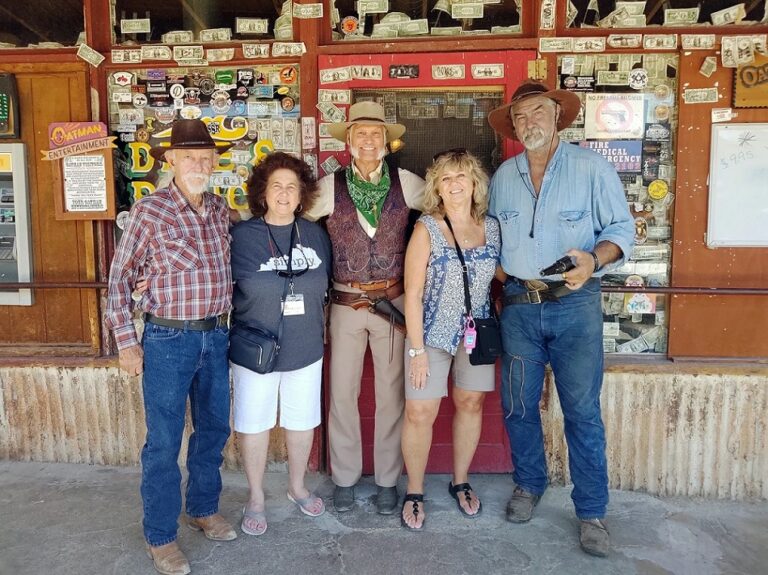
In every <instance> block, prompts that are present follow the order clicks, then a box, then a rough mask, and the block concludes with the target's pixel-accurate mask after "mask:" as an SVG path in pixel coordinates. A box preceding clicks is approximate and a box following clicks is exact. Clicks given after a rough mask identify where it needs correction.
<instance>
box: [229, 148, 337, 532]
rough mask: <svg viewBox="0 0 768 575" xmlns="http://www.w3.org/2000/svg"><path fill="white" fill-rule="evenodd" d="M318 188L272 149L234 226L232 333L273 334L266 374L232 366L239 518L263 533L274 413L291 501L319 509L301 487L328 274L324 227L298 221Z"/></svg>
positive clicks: (316, 400)
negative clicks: (275, 345) (241, 492)
mask: <svg viewBox="0 0 768 575" xmlns="http://www.w3.org/2000/svg"><path fill="white" fill-rule="evenodd" d="M316 193H317V183H316V182H315V179H314V178H313V176H312V172H311V169H310V167H309V166H308V165H307V164H306V163H304V162H303V161H301V160H299V159H297V158H294V157H293V156H290V155H288V154H284V153H282V152H277V153H274V154H271V155H269V156H267V157H266V158H265V159H264V160H263V161H262V162H261V163H260V164H259V165H258V166H256V168H255V169H254V170H253V174H252V175H251V178H250V180H249V181H248V204H249V206H250V209H251V212H252V213H253V215H254V217H253V218H252V219H250V220H248V221H245V222H241V223H239V224H238V225H236V226H235V227H234V228H233V229H232V277H233V280H234V282H235V285H234V291H233V296H232V305H233V315H232V320H233V330H235V329H237V326H238V325H245V326H248V327H251V328H258V329H261V330H264V331H266V332H268V333H270V334H280V336H279V345H280V349H279V354H278V356H277V362H276V364H275V366H274V369H273V371H271V372H270V373H264V374H262V373H256V372H255V371H252V370H250V369H248V368H246V367H243V366H241V365H237V364H235V363H232V373H233V378H234V398H235V399H234V421H235V426H234V427H235V431H237V433H238V439H239V443H240V451H241V453H242V457H243V466H244V467H245V473H246V476H247V478H248V485H249V487H250V498H249V501H248V503H247V504H246V506H245V507H244V508H243V520H242V523H241V529H242V531H243V532H244V533H247V534H248V535H261V534H263V533H264V532H265V531H266V530H267V521H266V517H265V515H264V489H263V478H264V468H265V465H266V460H267V451H268V447H269V432H270V430H271V429H272V428H273V427H274V426H275V424H276V423H278V420H277V414H278V413H279V415H280V419H279V425H280V426H281V427H283V428H284V429H285V437H286V444H287V448H288V468H289V483H290V484H289V486H288V499H290V500H291V501H292V502H294V503H295V504H296V505H297V506H298V507H299V509H300V510H301V512H302V513H304V514H305V515H309V516H312V517H315V516H317V515H320V514H322V513H323V512H324V511H325V505H324V503H323V500H322V499H321V498H320V497H317V496H316V495H315V494H313V493H311V492H310V491H308V490H307V488H306V487H305V486H304V473H305V470H306V468H307V460H308V459H309V453H310V451H311V449H312V440H313V437H314V429H315V427H317V426H318V425H319V424H320V382H321V374H322V364H323V328H324V325H325V321H324V313H323V306H324V304H325V296H326V291H327V289H328V282H329V276H330V270H331V247H330V242H329V240H328V236H327V235H326V233H325V231H324V230H323V229H322V228H321V227H320V226H318V225H317V224H315V223H312V222H309V221H307V220H305V219H303V218H301V217H299V216H300V214H302V213H303V212H304V211H305V210H307V209H309V208H310V207H311V205H312V203H313V201H314V199H315V196H316ZM278 396H279V404H280V406H279V410H278Z"/></svg>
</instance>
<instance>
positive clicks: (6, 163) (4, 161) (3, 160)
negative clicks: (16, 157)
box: [0, 154, 11, 173]
mask: <svg viewBox="0 0 768 575" xmlns="http://www.w3.org/2000/svg"><path fill="white" fill-rule="evenodd" d="M0 172H7V173H10V172H11V155H10V154H0Z"/></svg>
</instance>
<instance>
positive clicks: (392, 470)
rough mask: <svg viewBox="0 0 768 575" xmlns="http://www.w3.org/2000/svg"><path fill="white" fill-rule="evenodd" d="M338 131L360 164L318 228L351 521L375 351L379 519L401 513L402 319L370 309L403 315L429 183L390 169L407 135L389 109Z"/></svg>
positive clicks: (331, 185) (340, 466)
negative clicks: (412, 217)
mask: <svg viewBox="0 0 768 575" xmlns="http://www.w3.org/2000/svg"><path fill="white" fill-rule="evenodd" d="M328 131H329V132H330V134H331V135H332V136H333V137H334V138H336V139H337V140H341V141H342V142H346V143H347V145H348V146H349V151H350V154H351V155H352V163H351V165H350V166H349V167H347V168H346V169H345V170H341V171H338V172H336V173H335V174H329V175H327V176H326V177H324V178H323V179H322V180H320V197H319V199H318V201H317V202H316V204H315V206H314V207H313V209H312V211H311V213H309V214H308V216H309V217H310V218H314V219H317V218H321V217H324V216H328V222H327V223H328V233H329V235H330V237H331V243H332V245H333V277H334V289H333V290H332V293H331V296H332V297H331V302H332V303H333V304H334V305H333V306H331V320H330V337H331V393H330V400H331V410H330V418H329V422H328V427H329V444H330V449H331V472H332V477H333V482H334V483H335V484H336V489H335V491H334V507H335V508H336V510H337V511H339V512H343V511H349V510H350V509H352V507H353V505H354V497H355V495H354V487H355V484H356V483H357V482H358V480H359V479H360V475H361V474H362V466H363V462H362V442H361V437H360V414H359V412H358V407H357V401H358V397H359V396H360V385H361V381H360V379H361V377H362V372H363V358H364V356H365V350H366V347H368V346H369V345H370V347H371V355H372V356H373V364H374V372H375V387H376V421H375V435H374V446H373V459H374V472H375V481H376V485H377V486H378V493H377V498H376V507H377V511H378V512H379V513H382V514H391V513H394V511H395V508H396V507H397V500H398V496H397V489H396V485H397V480H398V478H399V477H400V474H401V473H402V467H403V458H402V454H401V451H400V432H401V429H402V423H403V408H404V405H405V399H404V393H405V392H404V386H403V345H404V336H403V333H401V332H400V331H399V330H397V329H394V324H393V322H394V315H397V314H393V315H387V313H386V312H384V314H383V315H385V317H381V316H380V315H377V314H376V313H369V307H370V306H371V305H372V304H373V303H374V302H376V301H377V300H381V302H380V303H381V304H383V305H385V306H386V305H388V302H391V303H392V304H393V305H394V306H395V308H397V309H398V310H400V311H402V302H403V297H402V294H403V279H402V278H403V263H404V257H405V234H406V228H407V226H408V212H409V210H410V209H415V210H421V204H422V198H423V195H424V180H422V179H421V178H420V177H418V176H416V175H415V174H412V173H411V172H408V171H406V170H401V169H390V168H389V166H388V164H387V163H386V162H385V161H384V156H385V155H386V153H387V151H386V146H387V143H389V142H391V141H392V140H396V139H398V138H399V137H400V136H402V135H403V133H404V132H405V126H403V125H401V124H390V123H387V121H386V119H385V117H384V108H382V107H381V106H380V105H379V104H376V103H374V102H358V103H357V104H354V105H352V106H351V107H350V109H349V122H340V123H336V124H331V125H330V126H329V129H328Z"/></svg>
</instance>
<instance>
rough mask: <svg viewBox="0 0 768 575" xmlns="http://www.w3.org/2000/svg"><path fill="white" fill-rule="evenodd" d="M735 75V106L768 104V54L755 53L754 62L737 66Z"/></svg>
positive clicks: (754, 106)
mask: <svg viewBox="0 0 768 575" xmlns="http://www.w3.org/2000/svg"><path fill="white" fill-rule="evenodd" d="M735 76H736V77H735V81H734V84H735V92H734V96H733V105H734V107H736V108H765V107H767V106H768V56H763V55H761V54H755V60H754V62H752V63H750V64H745V65H743V66H739V67H738V68H736V73H735Z"/></svg>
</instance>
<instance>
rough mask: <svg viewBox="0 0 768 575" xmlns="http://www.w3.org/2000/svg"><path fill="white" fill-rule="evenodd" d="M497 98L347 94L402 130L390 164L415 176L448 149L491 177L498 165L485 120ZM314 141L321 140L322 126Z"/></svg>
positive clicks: (472, 93) (448, 93)
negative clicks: (474, 160) (479, 164)
mask: <svg viewBox="0 0 768 575" xmlns="http://www.w3.org/2000/svg"><path fill="white" fill-rule="evenodd" d="M503 97H504V93H503V91H502V89H498V90H492V89H488V90H460V89H459V90H456V89H444V90H383V91H382V90H353V101H354V102H363V101H366V100H373V101H376V102H378V103H379V104H381V105H382V106H383V107H384V111H385V113H386V115H387V118H388V120H390V121H392V122H398V123H400V124H403V125H404V126H405V128H406V131H405V135H404V136H403V145H402V148H398V151H395V152H394V153H392V154H391V157H390V160H392V161H393V162H396V163H397V166H398V167H399V168H403V169H406V170H409V171H411V172H413V173H415V174H419V175H421V176H423V175H424V173H425V171H426V169H427V167H429V165H430V164H431V163H432V156H434V155H435V154H436V153H437V152H441V151H443V150H450V149H454V148H464V149H467V150H469V151H471V152H472V153H473V154H475V155H476V156H477V157H478V158H479V159H480V160H481V161H483V163H484V167H485V169H486V170H487V171H488V173H489V174H492V173H493V171H494V170H495V169H496V168H497V167H498V165H499V164H500V150H501V146H500V145H499V138H498V136H497V135H496V134H495V132H494V131H493V130H492V129H491V127H490V125H489V124H488V121H487V120H486V117H487V116H488V112H490V111H491V110H493V109H494V108H496V107H498V106H501V105H502V103H503ZM320 135H321V136H324V135H325V125H323V124H321V126H320Z"/></svg>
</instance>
